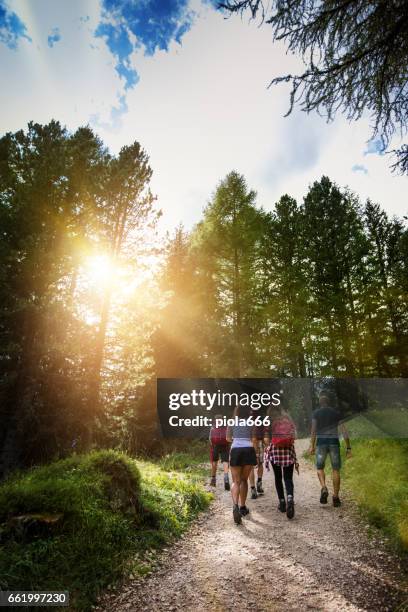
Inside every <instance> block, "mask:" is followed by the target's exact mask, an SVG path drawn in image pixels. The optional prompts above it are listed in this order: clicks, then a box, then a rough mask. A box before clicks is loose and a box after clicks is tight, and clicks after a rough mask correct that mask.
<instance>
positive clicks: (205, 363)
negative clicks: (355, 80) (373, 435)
mask: <svg viewBox="0 0 408 612" xmlns="http://www.w3.org/2000/svg"><path fill="white" fill-rule="evenodd" d="M153 171H154V168H151V166H150V161H149V156H148V153H147V152H146V151H145V150H144V149H143V146H142V145H141V144H139V143H138V142H137V141H135V142H134V143H133V144H131V145H129V146H124V147H123V148H122V149H121V150H120V152H119V154H118V155H113V154H112V153H110V152H109V151H108V149H107V148H106V147H105V146H104V143H103V142H102V141H101V140H100V138H99V137H98V136H97V134H96V133H95V132H94V131H93V130H92V129H91V128H90V127H89V126H85V127H81V128H79V129H77V130H76V131H75V132H73V133H71V132H69V131H68V130H67V129H66V128H64V127H63V126H62V125H61V124H60V123H59V122H58V121H51V122H50V123H49V124H48V125H39V124H36V123H30V124H29V125H28V127H27V129H25V130H19V131H17V132H15V133H7V134H5V135H4V136H3V137H2V138H1V139H0V227H1V237H0V259H1V266H0V270H1V288H0V291H1V299H0V350H1V353H0V354H1V369H0V400H1V401H0V406H1V407H0V412H1V414H0V418H1V422H2V424H3V427H2V428H1V430H0V448H1V449H2V451H1V455H0V474H3V475H4V474H7V473H8V472H9V471H10V470H12V469H13V468H15V467H23V466H30V465H33V464H37V463H43V462H46V461H49V460H51V459H57V458H63V457H67V456H69V455H71V454H72V453H73V452H77V451H83V450H88V449H90V448H95V447H98V448H107V447H108V448H118V449H121V450H125V451H127V452H129V453H131V454H135V453H137V452H139V451H140V450H141V449H143V448H149V447H150V446H152V444H153V441H154V440H156V438H157V434H156V399H155V393H156V379H157V377H164V378H166V377H214V376H217V377H218V376H219V377H225V378H227V377H253V378H256V377H279V378H282V379H284V378H294V377H322V376H331V377H360V378H371V377H386V378H400V377H404V378H407V377H408V361H407V355H408V308H407V306H408V303H407V302H408V274H407V269H408V227H407V218H403V219H401V218H396V217H392V218H390V217H389V216H388V215H387V214H386V212H385V211H384V210H383V209H382V207H381V203H377V202H372V201H369V200H367V201H365V202H362V201H360V199H359V198H358V197H357V196H356V195H355V194H354V193H353V192H351V191H350V190H349V189H348V188H347V187H345V186H339V185H337V184H336V183H334V182H333V181H332V180H331V179H330V177H327V176H323V177H321V179H320V180H318V181H315V182H313V183H312V184H310V185H309V188H308V190H307V193H305V195H304V198H303V201H296V200H295V199H294V198H293V197H291V195H290V194H282V196H281V198H280V199H279V201H278V202H276V203H274V202H260V201H259V200H258V197H257V194H256V191H255V190H254V189H253V188H252V186H250V185H248V184H247V181H246V179H245V177H244V176H243V175H241V174H240V173H239V172H238V171H236V170H232V171H231V172H230V173H229V174H228V175H227V176H225V177H220V181H219V183H218V184H217V185H214V191H213V193H212V194H208V202H207V203H205V202H203V213H202V218H201V220H200V221H199V222H198V223H197V224H196V225H195V226H194V227H193V228H192V229H191V230H189V231H187V230H185V229H184V228H183V227H182V226H180V227H178V228H177V229H176V230H175V231H174V232H173V234H168V235H167V236H166V237H163V236H161V235H160V232H159V223H158V222H159V218H160V216H161V214H162V213H161V211H160V202H156V198H155V195H154V194H153V193H152V191H151V188H150V181H151V177H152V172H153ZM164 213H165V211H164Z"/></svg>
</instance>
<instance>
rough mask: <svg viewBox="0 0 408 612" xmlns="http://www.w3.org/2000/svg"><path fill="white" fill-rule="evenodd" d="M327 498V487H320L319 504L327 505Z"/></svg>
mask: <svg viewBox="0 0 408 612" xmlns="http://www.w3.org/2000/svg"><path fill="white" fill-rule="evenodd" d="M328 497H329V492H328V490H327V487H322V490H321V491H320V503H321V504H327V498H328Z"/></svg>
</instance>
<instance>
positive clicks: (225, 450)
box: [210, 444, 229, 463]
mask: <svg viewBox="0 0 408 612" xmlns="http://www.w3.org/2000/svg"><path fill="white" fill-rule="evenodd" d="M219 459H221V461H222V462H223V463H228V462H229V446H220V445H219V444H214V446H211V447H210V461H218V460H219Z"/></svg>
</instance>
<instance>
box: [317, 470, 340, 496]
mask: <svg viewBox="0 0 408 612" xmlns="http://www.w3.org/2000/svg"><path fill="white" fill-rule="evenodd" d="M317 476H318V478H319V482H320V486H321V487H322V488H323V487H325V486H326V474H325V472H324V469H323V470H317ZM339 491H340V470H333V495H334V497H338V496H339Z"/></svg>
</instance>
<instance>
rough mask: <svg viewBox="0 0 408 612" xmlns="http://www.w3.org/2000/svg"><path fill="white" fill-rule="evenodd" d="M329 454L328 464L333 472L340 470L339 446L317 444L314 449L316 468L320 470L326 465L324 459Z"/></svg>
mask: <svg viewBox="0 0 408 612" xmlns="http://www.w3.org/2000/svg"><path fill="white" fill-rule="evenodd" d="M328 454H330V462H331V466H332V469H333V470H339V469H340V468H341V457H340V446H339V444H318V445H317V447H316V468H317V469H318V470H322V469H323V468H324V464H325V463H326V457H327V455H328Z"/></svg>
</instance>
